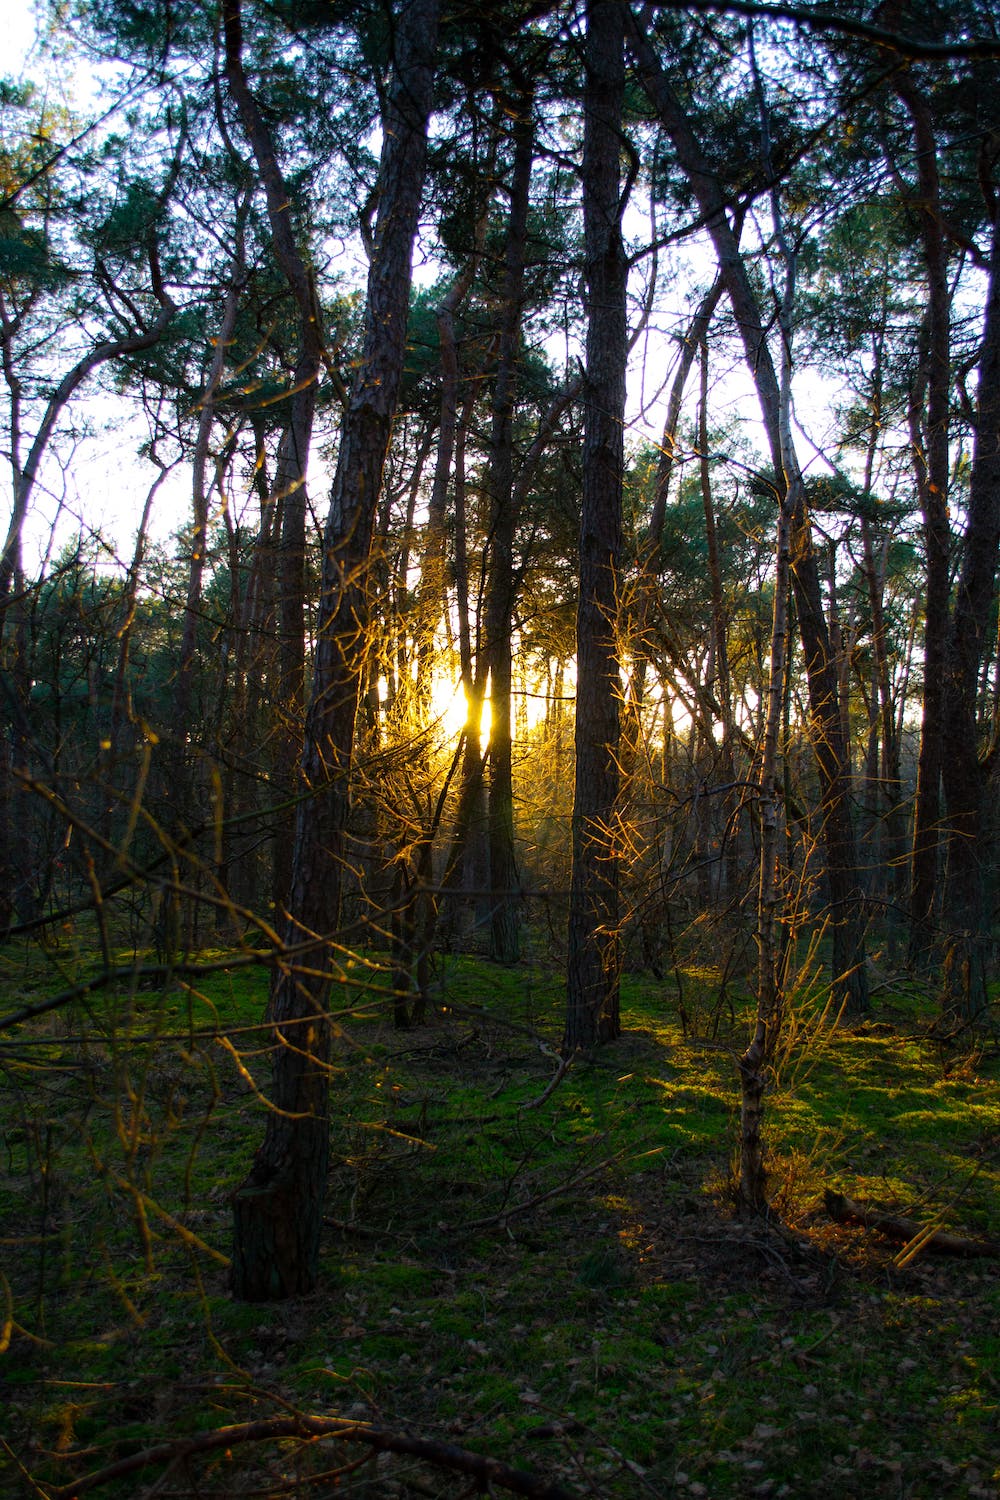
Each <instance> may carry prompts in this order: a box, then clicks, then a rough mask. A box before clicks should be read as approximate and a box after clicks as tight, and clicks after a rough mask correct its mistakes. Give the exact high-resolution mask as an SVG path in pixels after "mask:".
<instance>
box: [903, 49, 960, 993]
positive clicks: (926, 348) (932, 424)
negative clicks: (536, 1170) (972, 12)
mask: <svg viewBox="0 0 1000 1500" xmlns="http://www.w3.org/2000/svg"><path fill="white" fill-rule="evenodd" d="M896 92H897V93H898V95H899V97H900V99H901V100H902V101H903V103H904V104H905V106H906V108H907V110H908V111H909V114H910V119H911V120H912V122H913V139H914V144H915V146H916V167H917V182H918V191H919V199H918V211H919V224H920V241H921V250H922V252H923V258H924V265H925V267H926V271H927V306H926V309H925V312H924V321H923V327H922V329H921V333H920V345H919V349H920V359H919V366H918V371H917V376H916V379H915V381H914V383H913V386H912V387H911V390H910V399H909V417H910V437H911V442H912V451H913V467H914V474H915V478H916V486H917V494H918V496H919V499H920V510H921V514H922V516H923V532H924V551H925V585H924V649H923V659H924V661H923V665H924V685H923V715H922V719H921V725H920V753H919V759H918V763H917V795H916V803H915V806H914V814H913V854H912V861H911V870H910V956H911V958H912V959H913V960H914V961H915V962H920V963H922V962H926V961H927V959H928V958H929V956H930V953H931V950H932V947H933V917H934V909H935V903H936V898H937V893H938V880H939V874H940V855H939V850H940V845H941V771H942V755H943V751H944V711H945V696H944V695H945V673H946V655H947V640H948V596H949V592H950V578H949V568H950V560H951V526H950V524H949V520H948V477H949V455H948V403H949V394H950V387H951V348H950V336H951V313H950V294H949V289H948V252H947V247H946V244H945V238H944V227H943V223H942V213H941V193H940V181H939V177H938V164H937V142H936V140H935V136H934V122H933V116H932V114H931V109H930V105H929V103H928V101H927V100H926V99H925V98H924V97H923V95H922V94H921V93H920V91H919V89H918V87H917V85H916V83H915V81H914V79H913V77H912V76H911V75H910V74H909V73H908V72H905V71H903V72H900V73H899V74H898V75H896Z"/></svg>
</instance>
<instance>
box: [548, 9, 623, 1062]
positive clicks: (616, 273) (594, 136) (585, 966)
mask: <svg viewBox="0 0 1000 1500" xmlns="http://www.w3.org/2000/svg"><path fill="white" fill-rule="evenodd" d="M585 68H586V83H585V89H584V139H583V223H584V253H585V256H586V269H587V365H586V372H587V373H586V384H585V387H584V424H585V425H584V441H583V496H582V512H581V518H580V596H579V601H578V605H577V617H576V653H577V686H576V729H575V741H576V780H575V785H574V793H573V869H572V878H571V885H570V909H569V952H568V965H567V996H566V1001H567V1003H566V1026H565V1030H564V1033H563V1050H564V1052H565V1053H567V1054H570V1053H572V1052H575V1051H576V1050H577V1049H578V1048H590V1047H593V1046H594V1045H595V1044H597V1043H598V1042H607V1041H612V1040H613V1039H614V1038H615V1037H617V1036H618V1035H619V1033H620V1031H621V1021H620V1015H619V971H620V952H619V900H618V896H619V893H618V859H617V857H616V856H617V850H616V849H615V834H614V828H615V818H616V815H617V800H618V793H619V779H620V778H619V765H618V752H619V738H620V722H619V708H620V704H619V699H620V697H621V684H620V678H619V659H618V643H617V634H618V632H617V611H618V570H619V562H620V557H621V543H622V476H623V469H624V441H623V439H624V417H625V362H626V356H627V328H626V311H625V294H626V285H627V281H628V267H627V262H626V259H625V253H624V246H623V243H622V231H621V215H622V211H623V207H624V204H623V197H622V192H621V184H620V180H619V160H620V155H621V146H622V109H623V103H624V91H625V62H624V29H623V18H622V13H621V10H620V8H619V6H618V5H617V4H616V3H614V0H590V3H589V4H588V6H587V41H586V57H585Z"/></svg>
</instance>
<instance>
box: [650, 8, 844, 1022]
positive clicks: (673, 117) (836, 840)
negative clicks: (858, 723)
mask: <svg viewBox="0 0 1000 1500" xmlns="http://www.w3.org/2000/svg"><path fill="white" fill-rule="evenodd" d="M622 12H623V15H624V16H625V19H626V28H627V32H626V34H627V36H628V41H629V46H630V47H631V50H632V52H633V54H634V56H635V58H636V62H637V64H638V68H639V74H640V78H641V81H642V83H643V86H644V88H645V89H646V91H647V93H648V95H649V97H650V100H651V101H652V103H653V104H654V106H655V108H656V110H657V113H658V115H659V117H660V120H661V122H662V124H663V127H664V129H665V130H666V132H667V134H668V136H669V137H670V140H671V142H672V144H673V147H674V151H675V153H676V156H677V160H678V163H679V165H680V167H681V169H682V170H683V171H684V173H685V174H686V176H687V178H688V180H689V182H690V184H691V188H692V191H693V192H694V195H695V198H696V199H697V202H698V205H699V208H700V209H701V212H702V213H703V214H704V216H705V220H706V227H707V229H708V232H709V234H710V235H711V238H712V243H713V246H714V248H715V253H716V256H717V259H718V263H719V270H720V273H721V275H722V278H723V282H724V285H725V288H726V292H727V295H728V297H729V300H730V303H731V305H732V309H733V313H734V316H735V318H736V322H737V324H738V326H739V329H740V334H741V337H742V340H743V348H744V353H745V356H746V361H747V366H748V368H749V370H750V372H751V375H752V377H753V381H754V384H755V387H756V390H757V396H758V400H759V402H760V407H761V414H762V416H763V419H764V427H765V431H766V433H767V438H768V444H769V447H770V450H771V462H772V464H773V467H774V474H775V483H776V485H777V486H778V488H779V495H778V499H779V504H780V503H783V502H782V496H783V494H784V493H785V492H787V491H788V490H792V491H793V493H794V499H793V503H792V507H791V514H790V526H791V537H790V547H791V581H792V588H793V591H794V595H795V606H796V611H797V614H798V619H799V632H800V636H801V640H802V648H803V656H804V661H805V667H806V674H807V679H808V683H809V704H810V710H811V715H810V733H811V738H812V744H813V749H814V753H815V756H816V763H817V769H818V772H819V780H820V795H821V799H822V813H823V839H824V845H825V852H826V868H827V874H828V878H829V883H830V903H831V909H832V916H833V920H832V924H831V930H832V936H833V945H834V954H833V983H834V990H835V994H836V995H838V996H839V998H840V999H841V1000H842V1001H843V1003H844V1004H845V1005H846V1006H847V1008H848V1009H849V1010H851V1011H855V1012H857V1011H862V1010H864V1009H866V1007H867V1004H868V988H867V976H866V972H865V964H864V951H865V937H864V928H865V918H864V901H863V892H862V890H861V888H860V883H859V880H858V871H857V861H856V855H855V850H854V833H853V828H852V826H851V820H850V800H849V798H850V778H849V776H848V774H847V763H846V753H847V747H846V745H845V744H844V743H843V734H842V729H841V716H840V706H839V702H838V694H837V679H836V674H835V672H834V667H833V660H832V655H831V651H830V640H829V634H828V631H827V628H826V620H825V617H824V614H823V602H822V593H821V590H820V583H819V573H818V570H817V566H816V556H815V553H814V550H813V545H812V535H811V528H810V522H809V515H808V511H807V509H806V503H805V489H804V486H803V483H802V476H801V473H800V471H799V466H798V461H797V458H796V455H795V450H794V447H793V445H792V443H791V441H790V440H788V439H783V436H782V394H781V387H780V383H779V380H778V377H777V373H776V371H775V367H774V362H773V360H772V358H771V353H770V350H769V348H768V344H767V339H766V337H765V332H764V323H763V320H762V317H761V310H760V305H759V303H758V301H757V297H756V294H755V292H754V289H753V285H752V283H751V281H750V277H749V273H748V271H747V268H746V265H745V263H744V261H743V257H742V255H741V254H740V249H739V245H738V243H737V240H736V236H735V234H734V233H733V230H732V227H731V226H730V223H729V219H728V216H727V212H726V209H727V204H726V200H725V197H724V195H723V193H722V189H721V187H720V184H719V179H718V177H717V176H716V175H715V173H714V172H713V171H712V169H711V166H710V165H709V163H708V161H707V159H706V157H705V155H704V152H703V151H702V148H701V145H700V142H699V141H698V139H697V137H696V136H695V134H694V132H693V130H692V128H691V125H690V122H689V120H688V118H687V116H686V114H685V113H684V110H683V108H682V106H681V103H680V101H679V99H678V98H677V95H676V94H675V92H674V90H673V88H672V86H671V84H670V82H669V80H668V78H667V76H666V74H665V72H664V71H663V68H662V67H661V65H660V62H659V59H658V58H657V55H656V52H655V50H654V48H653V46H652V44H651V43H650V41H649V38H648V37H647V35H646V34H645V32H644V30H643V28H642V25H641V24H640V22H639V21H638V20H637V19H636V17H635V16H634V15H633V13H632V9H631V7H630V6H629V5H628V4H626V3H625V0H622Z"/></svg>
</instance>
